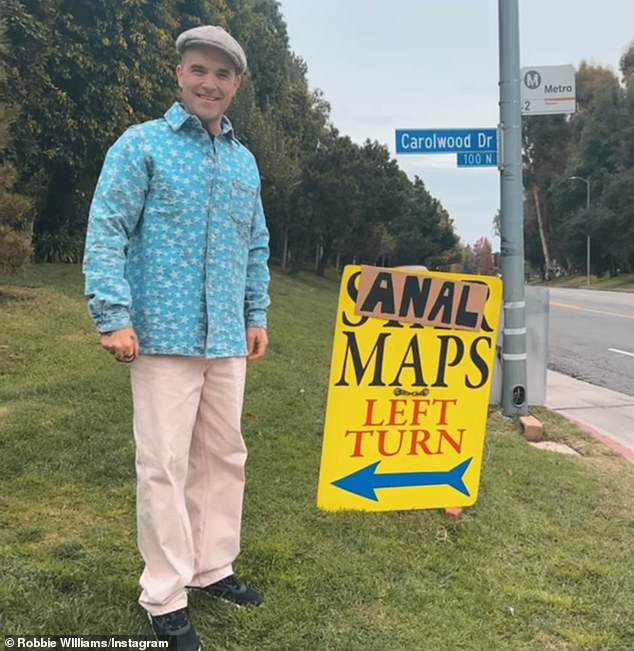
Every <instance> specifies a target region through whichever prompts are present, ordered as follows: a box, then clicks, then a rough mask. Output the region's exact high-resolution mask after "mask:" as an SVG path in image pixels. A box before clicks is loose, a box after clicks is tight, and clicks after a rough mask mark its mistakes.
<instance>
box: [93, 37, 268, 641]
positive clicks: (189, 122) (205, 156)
mask: <svg viewBox="0 0 634 651" xmlns="http://www.w3.org/2000/svg"><path fill="white" fill-rule="evenodd" d="M176 49H177V51H178V53H179V54H180V55H181V61H180V64H179V65H178V67H177V69H176V77H177V80H178V84H179V86H180V89H181V96H182V103H175V104H174V105H173V106H172V107H171V108H170V109H169V110H168V111H167V113H165V115H164V116H163V118H161V119H158V120H153V121H150V122H146V123H143V124H139V125H136V126H133V127H131V128H130V129H128V130H127V131H126V132H125V133H124V134H123V135H122V136H121V137H120V138H119V139H118V140H117V142H116V143H115V144H114V145H113V146H112V147H111V148H110V150H109V151H108V154H107V156H106V159H105V162H104V166H103V170H102V172H101V175H100V178H99V182H98V184H97V188H96V190H95V196H94V198H93V202H92V206H91V210H90V219H89V225H88V233H87V239H86V254H85V260H84V274H85V276H86V294H87V296H88V298H89V310H90V313H91V316H92V318H93V319H94V321H95V323H96V326H97V329H98V331H99V332H100V334H101V344H102V346H103V347H104V348H106V349H107V350H108V351H110V352H111V353H112V354H113V355H114V357H115V358H116V359H117V360H119V361H122V362H129V363H131V382H132V396H133V403H134V437H135V443H136V470H137V526H138V544H139V549H140V551H141V555H142V556H143V559H144V561H145V569H144V571H143V574H142V576H141V579H140V584H141V588H142V592H141V596H140V599H139V602H140V604H141V605H142V606H143V608H145V610H146V611H147V612H148V614H149V616H150V619H151V622H152V627H153V629H154V631H155V633H156V634H157V635H160V636H168V637H169V638H170V640H171V641H172V642H174V643H175V644H176V647H177V648H178V649H179V650H182V649H188V650H189V649H192V650H195V649H197V648H198V647H199V642H198V637H197V635H196V633H195V631H194V628H193V626H192V624H191V621H190V618H189V611H188V610H187V591H186V588H192V587H193V588H199V589H201V590H204V591H205V592H207V593H208V594H210V595H214V596H219V597H221V598H224V599H226V600H229V601H232V602H234V603H236V604H238V605H248V604H253V605H258V604H259V603H260V602H261V596H260V595H259V594H258V593H257V592H256V591H255V590H254V589H253V588H251V587H248V586H246V585H245V584H244V583H243V582H242V581H241V580H240V579H239V578H238V577H237V576H235V575H234V574H233V568H232V563H233V561H234V560H235V558H236V557H237V555H238V552H239V544H240V523H241V514H242V497H243V490H244V464H245V461H246V448H245V445H244V441H243V439H242V435H241V433H240V418H241V410H242V397H243V391H244V381H245V371H246V360H247V359H249V360H256V359H259V358H261V357H262V356H263V355H264V354H265V352H266V349H267V345H268V339H267V332H266V311H267V308H268V305H269V297H268V283H269V273H268V268H267V260H268V231H267V228H266V224H265V219H264V213H263V210H262V202H261V198H260V178H259V174H258V170H257V166H256V163H255V159H254V158H253V156H252V155H251V153H250V152H249V151H248V150H247V149H246V148H245V147H244V146H243V145H242V144H240V143H239V142H238V140H237V139H236V138H235V136H234V133H233V129H232V126H231V123H230V122H229V120H228V119H227V118H226V117H225V115H224V114H225V111H226V110H227V109H228V107H229V105H230V104H231V100H232V99H233V97H234V95H235V93H236V91H237V90H238V88H239V87H240V81H241V78H242V75H243V73H244V71H245V69H246V57H245V54H244V51H243V50H242V47H241V46H240V45H239V44H238V43H237V41H235V39H233V38H232V37H231V36H230V35H229V34H228V33H227V32H225V31H224V30H223V29H222V28H220V27H216V26H211V25H208V26H203V27H196V28H194V29H190V30H188V31H186V32H184V33H182V34H181V35H180V36H179V37H178V39H177V41H176Z"/></svg>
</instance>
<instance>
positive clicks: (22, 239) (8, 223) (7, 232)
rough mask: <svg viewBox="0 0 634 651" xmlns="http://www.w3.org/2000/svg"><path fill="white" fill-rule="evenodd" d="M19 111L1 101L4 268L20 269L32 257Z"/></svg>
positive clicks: (0, 248) (0, 258)
mask: <svg viewBox="0 0 634 651" xmlns="http://www.w3.org/2000/svg"><path fill="white" fill-rule="evenodd" d="M4 30H5V28H4V16H3V15H0V57H2V58H1V60H0V83H1V81H2V79H3V78H4V77H5V75H6V63H5V60H4V57H5V54H6V44H5V40H4V39H5V36H4ZM16 119H17V112H16V109H15V108H14V107H11V106H9V105H8V104H6V103H0V268H4V269H10V270H13V271H15V270H17V269H19V268H20V267H22V266H24V265H25V264H26V263H27V262H28V261H29V259H30V258H31V252H32V247H31V228H32V222H31V214H32V212H31V208H32V205H31V201H30V200H29V199H28V198H27V197H25V196H23V195H21V194H19V193H17V192H15V190H14V187H15V184H16V180H17V173H16V171H15V168H14V166H13V164H12V160H11V156H12V148H11V139H10V133H11V128H12V126H13V124H14V123H15V120H16Z"/></svg>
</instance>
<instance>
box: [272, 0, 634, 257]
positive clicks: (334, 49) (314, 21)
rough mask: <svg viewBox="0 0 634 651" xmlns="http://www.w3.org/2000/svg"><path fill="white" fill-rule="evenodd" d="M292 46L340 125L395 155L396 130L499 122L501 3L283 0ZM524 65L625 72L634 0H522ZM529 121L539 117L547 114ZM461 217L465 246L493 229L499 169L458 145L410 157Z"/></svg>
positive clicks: (412, 169) (405, 163) (406, 165)
mask: <svg viewBox="0 0 634 651" xmlns="http://www.w3.org/2000/svg"><path fill="white" fill-rule="evenodd" d="M280 6H281V11H282V14H283V16H284V18H285V20H286V23H287V26H288V34H289V39H290V47H291V49H292V50H293V51H294V52H295V53H296V54H297V55H299V56H301V57H302V59H304V61H305V62H306V63H307V65H308V81H309V84H310V87H311V88H313V89H314V88H319V89H321V90H322V91H323V92H324V95H325V99H326V100H327V101H328V102H329V103H330V105H331V109H332V110H331V120H332V123H333V124H334V125H335V126H336V127H337V128H338V129H339V131H340V132H341V133H342V134H347V135H349V136H350V137H351V138H352V140H353V141H355V142H357V143H359V144H362V143H363V142H364V141H365V140H366V139H367V138H370V139H371V140H378V141H379V142H380V143H382V144H385V145H387V146H388V147H389V149H390V152H391V154H392V155H393V156H396V154H395V130H396V129H407V128H411V129H414V128H416V129H443V128H495V127H496V126H497V124H498V122H499V108H498V100H499V90H498V80H499V56H498V0H391V2H386V1H385V0H281V1H280ZM519 10H520V65H521V66H547V65H564V64H573V65H574V66H575V67H578V65H579V63H580V62H581V61H587V62H588V63H590V64H593V65H601V66H604V67H609V68H611V69H612V70H614V71H615V72H618V64H619V59H620V57H621V55H622V54H623V52H624V51H625V49H626V48H627V46H628V45H629V43H630V42H632V41H633V40H634V1H633V0H602V1H601V2H591V1H590V0H581V1H580V0H519ZM530 119H533V120H539V119H540V118H539V117H538V116H534V117H532V118H530ZM396 158H397V160H398V162H399V165H400V167H401V168H402V169H403V170H405V171H406V172H407V173H408V175H409V176H410V177H412V178H413V176H414V174H417V175H418V176H420V177H421V178H422V179H423V181H424V182H425V185H426V186H427V189H428V190H429V192H430V193H431V194H432V195H433V196H434V197H436V198H437V199H439V200H440V201H441V202H442V204H443V206H444V207H445V208H446V209H447V210H448V212H449V214H450V216H451V218H452V219H453V221H454V226H455V229H456V232H457V233H458V235H459V236H460V238H461V240H462V242H463V243H464V244H473V243H474V242H475V241H476V240H477V239H478V238H480V237H483V236H484V237H488V238H489V239H490V240H491V241H492V242H493V243H494V245H496V244H497V245H499V243H498V242H497V240H495V239H494V233H493V216H494V215H495V213H496V212H497V210H498V208H499V205H500V197H499V172H498V171H497V168H480V169H477V168H460V169H458V168H457V167H456V156H455V154H453V155H451V154H443V155H406V156H403V155H400V156H396Z"/></svg>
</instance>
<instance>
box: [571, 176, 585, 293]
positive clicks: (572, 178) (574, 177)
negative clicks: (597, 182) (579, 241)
mask: <svg viewBox="0 0 634 651" xmlns="http://www.w3.org/2000/svg"><path fill="white" fill-rule="evenodd" d="M568 180H569V181H583V182H584V183H585V184H586V212H588V213H589V212H590V179H589V178H587V179H584V178H583V177H582V176H571V177H569V179H568ZM586 219H587V218H586ZM586 287H590V232H589V229H588V227H587V223H586Z"/></svg>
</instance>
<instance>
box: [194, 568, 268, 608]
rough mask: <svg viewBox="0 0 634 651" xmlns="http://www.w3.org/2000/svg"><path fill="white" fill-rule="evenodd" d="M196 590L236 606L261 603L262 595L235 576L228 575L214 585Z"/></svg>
mask: <svg viewBox="0 0 634 651" xmlns="http://www.w3.org/2000/svg"><path fill="white" fill-rule="evenodd" d="M197 589H198V590H204V591H205V592H206V593H207V594H208V595H211V596H212V597H219V598H220V599H223V600H224V601H228V602H229V603H232V604H234V605H236V606H259V605H260V604H261V603H262V601H263V599H262V595H261V594H260V593H259V592H258V591H257V590H255V589H254V588H252V587H251V586H248V585H247V584H246V583H244V582H243V581H242V580H241V579H240V578H239V577H237V576H236V575H235V574H230V575H229V576H226V577H225V578H224V579H220V581H216V583H211V584H210V585H207V586H205V587H204V588H197Z"/></svg>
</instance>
